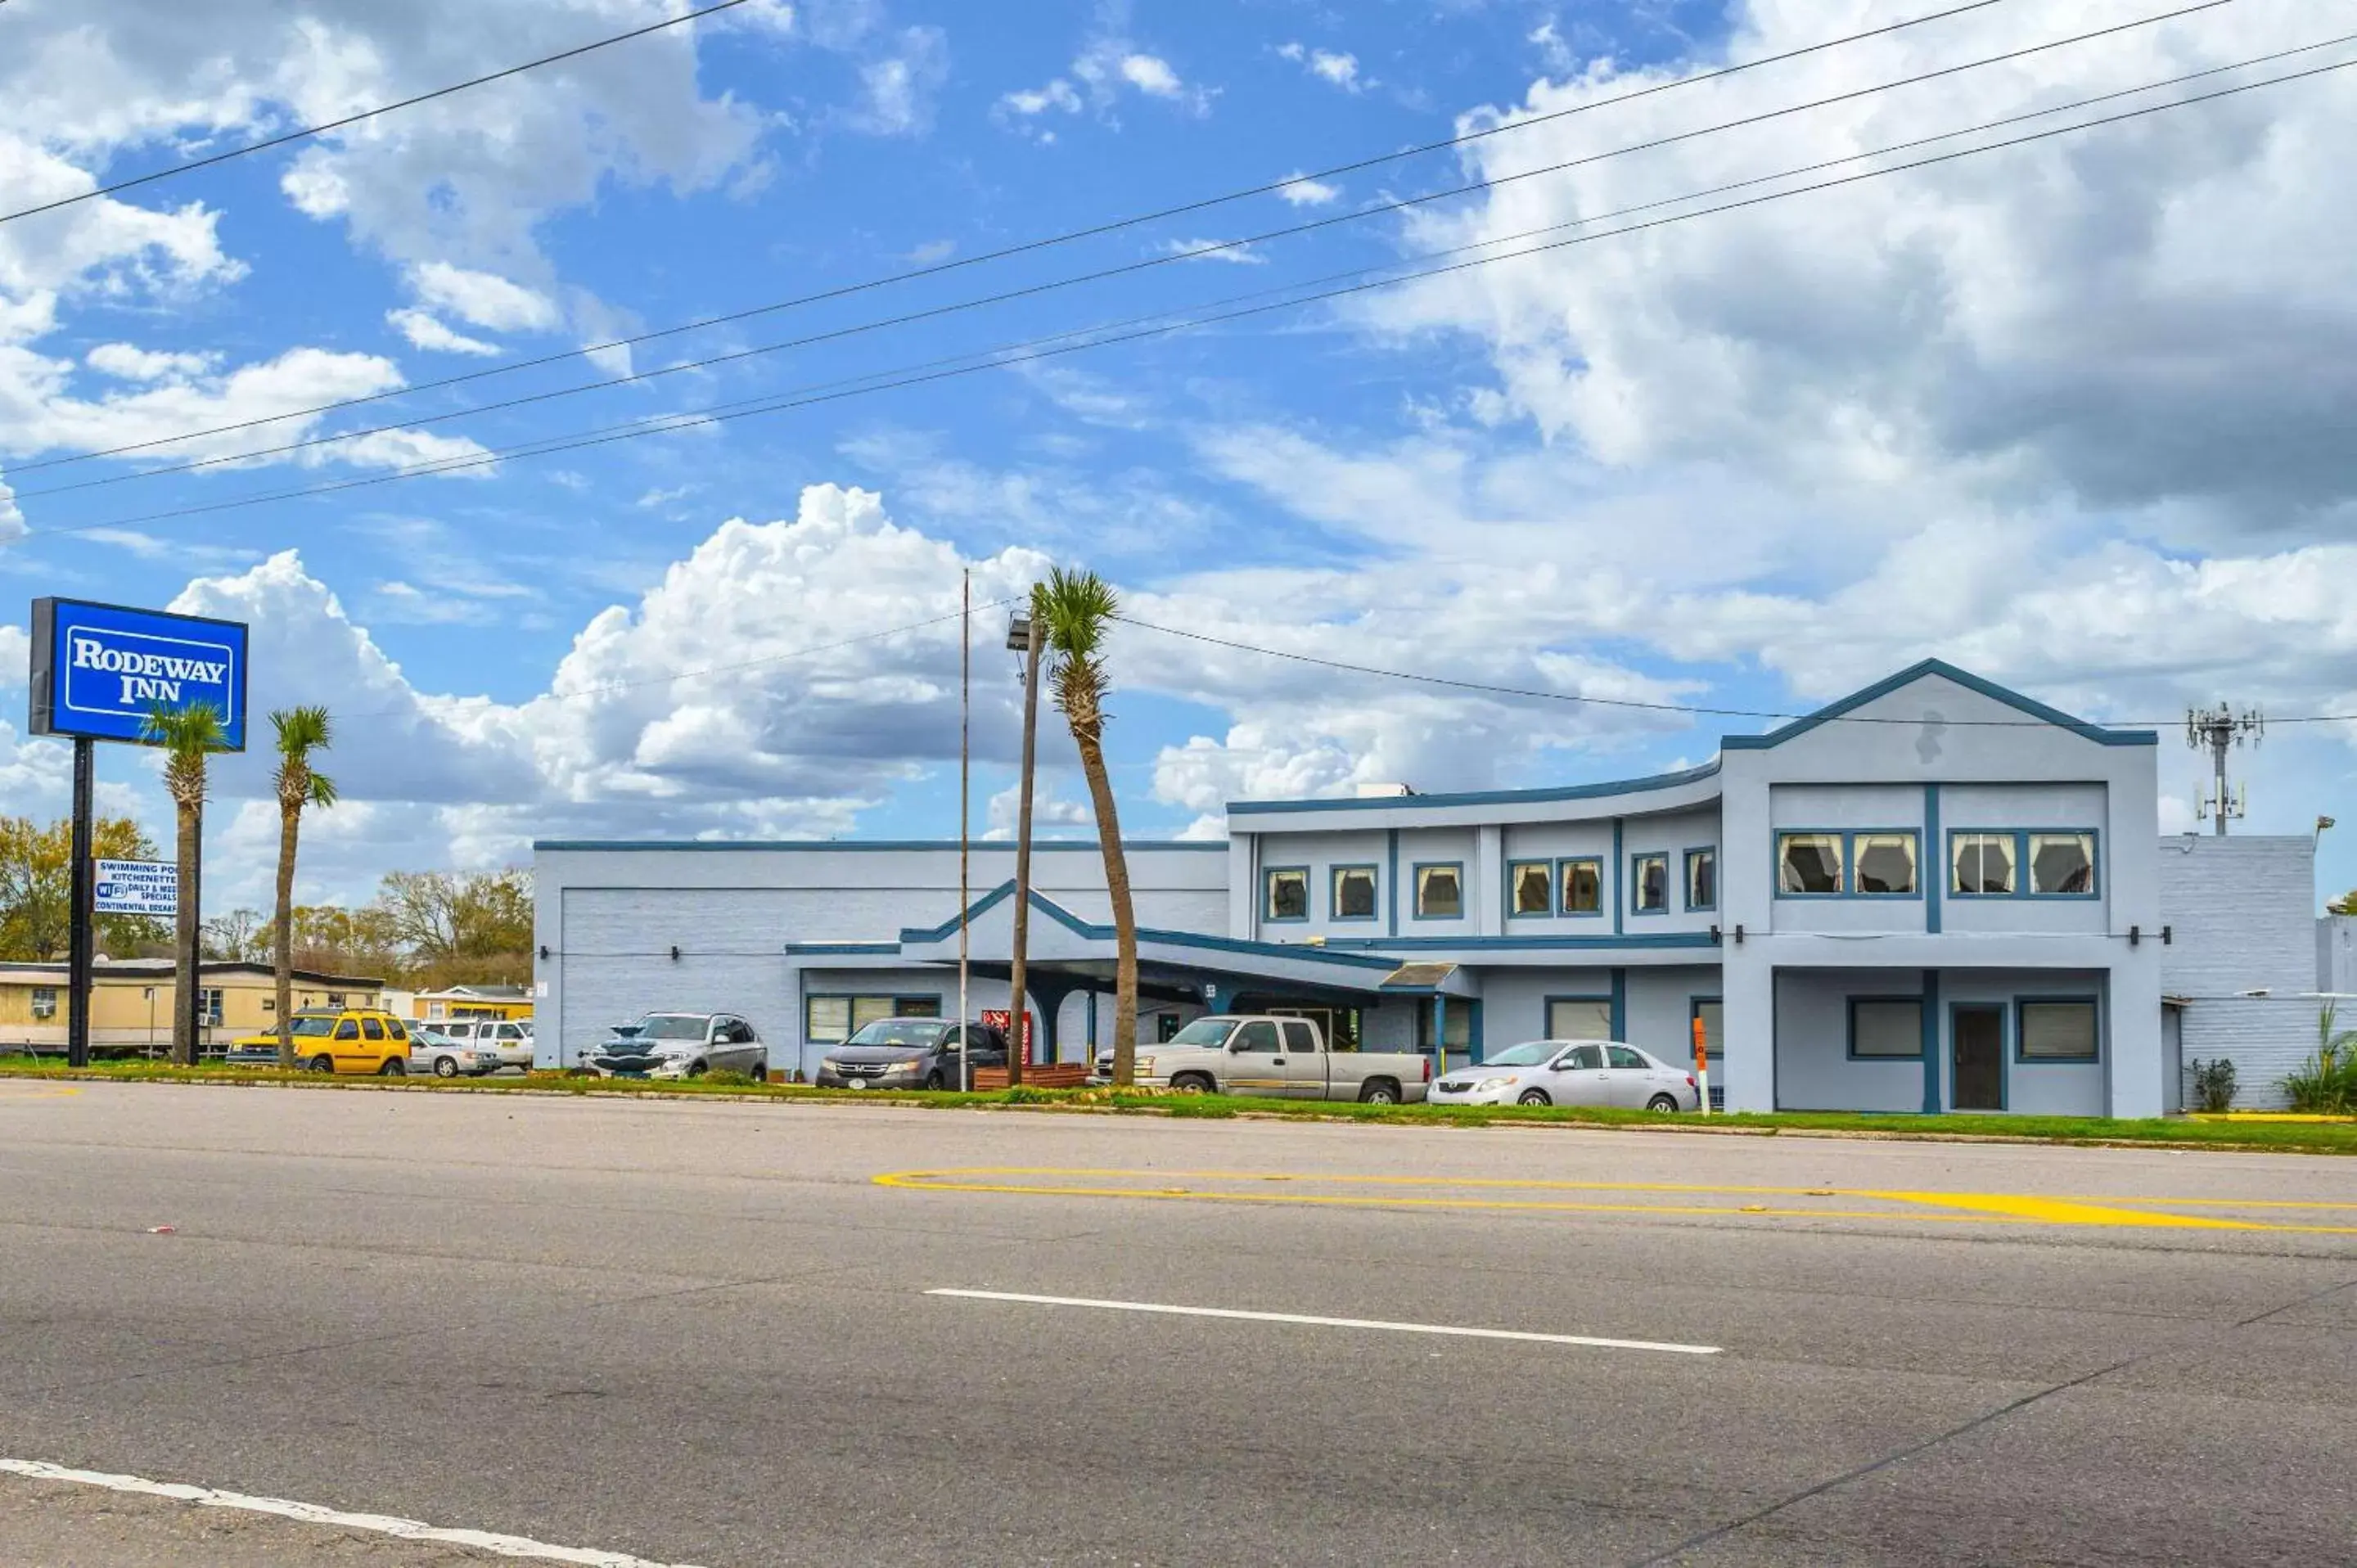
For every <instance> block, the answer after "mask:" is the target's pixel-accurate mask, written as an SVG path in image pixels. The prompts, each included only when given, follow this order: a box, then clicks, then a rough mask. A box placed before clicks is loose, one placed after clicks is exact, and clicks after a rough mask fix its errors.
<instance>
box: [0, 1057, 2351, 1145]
mask: <svg viewBox="0 0 2357 1568" xmlns="http://www.w3.org/2000/svg"><path fill="white" fill-rule="evenodd" d="M0 1079H29V1080H33V1081H38V1082H59V1083H61V1082H73V1081H88V1082H115V1083H199V1084H203V1083H210V1084H221V1085H244V1086H257V1087H278V1088H308V1089H356V1090H402V1091H406V1092H412V1093H435V1094H513V1093H538V1094H567V1095H575V1096H582V1097H590V1096H604V1097H616V1096H619V1097H623V1098H650V1097H651V1098H655V1099H679V1100H694V1099H726V1100H737V1101H782V1102H786V1103H791V1104H845V1105H850V1104H872V1105H897V1106H902V1107H908V1106H917V1107H923V1108H929V1109H940V1110H989V1109H1025V1110H1039V1111H1067V1112H1116V1113H1130V1114H1151V1115H1161V1116H1169V1117H1177V1118H1186V1119H1211V1120H1224V1119H1231V1118H1234V1117H1238V1116H1250V1117H1257V1118H1269V1117H1278V1118H1287V1119H1294V1120H1308V1121H1339V1122H1383V1123H1386V1124H1391V1125H1405V1126H1447V1127H1499V1126H1509V1127H1510V1126H1577V1127H1598V1128H1613V1127H1625V1128H1646V1129H1652V1130H1655V1131H1675V1132H1684V1133H1740V1134H1750V1135H1753V1136H1772V1135H1774V1134H1777V1133H1800V1134H1804V1135H1852V1136H1865V1137H1877V1138H1906V1139H1929V1140H1935V1141H1953V1142H1963V1143H2030V1144H2083V1145H2094V1146H2111V1147H2118V1146H2123V1145H2126V1146H2131V1147H2144V1146H2153V1147H2169V1148H2189V1149H2221V1150H2238V1151H2244V1152H2249V1151H2262V1152H2268V1153H2276V1154H2309V1155H2357V1121H2342V1122H2256V1121H2241V1120H2237V1121H2212V1120H2203V1119H2195V1118H2190V1117H2166V1118H2159V1117H2156V1118H2153V1119H2151V1120H2147V1121H2123V1120H2116V1119H2114V1118H2111V1117H2102V1116H1923V1115H1881V1114H1874V1113H1868V1112H1832V1111H1783V1112H1738V1113H1735V1114H1726V1115H1717V1116H1698V1115H1679V1116H1664V1115H1661V1114H1658V1113H1656V1112H1650V1111H1631V1110H1621V1109H1618V1108H1614V1107H1606V1106H1580V1105H1494V1106H1493V1105H1358V1104H1352V1103H1348V1102H1337V1101H1302V1100H1264V1099H1246V1098H1243V1097H1241V1096H1234V1095H1224V1094H1172V1093H1169V1092H1168V1091H1156V1090H1114V1089H1102V1088H1100V1089H1033V1088H1028V1087H1026V1088H1021V1089H1012V1090H993V1091H990V1092H987V1093H980V1092H977V1093H959V1092H957V1091H955V1090H948V1091H942V1092H933V1091H929V1090H841V1089H812V1088H808V1087H805V1086H802V1085H799V1084H774V1083H773V1084H756V1083H752V1082H750V1081H748V1080H747V1079H741V1078H737V1077H735V1076H733V1075H730V1074H726V1073H720V1074H714V1075H712V1076H710V1077H707V1078H703V1079H690V1080H687V1081H684V1082H677V1081H665V1082H658V1081H655V1080H652V1079H612V1078H577V1077H573V1076H571V1075H568V1074H565V1073H556V1072H535V1073H530V1074H526V1075H524V1076H522V1077H519V1078H506V1077H501V1078H488V1079H456V1080H451V1079H430V1078H340V1077H328V1076H326V1075H323V1074H316V1073H308V1072H287V1071H285V1070H283V1069H277V1068H266V1067H265V1068H252V1067H236V1068H231V1067H219V1066H207V1067H196V1068H183V1067H173V1066H169V1065H167V1064H165V1063H161V1062H152V1061H127V1062H104V1063H99V1064H96V1065H93V1066H91V1067H88V1068H83V1069H70V1068H68V1067H66V1066H65V1065H64V1064H63V1063H61V1062H58V1061H56V1060H54V1059H50V1058H31V1057H0Z"/></svg>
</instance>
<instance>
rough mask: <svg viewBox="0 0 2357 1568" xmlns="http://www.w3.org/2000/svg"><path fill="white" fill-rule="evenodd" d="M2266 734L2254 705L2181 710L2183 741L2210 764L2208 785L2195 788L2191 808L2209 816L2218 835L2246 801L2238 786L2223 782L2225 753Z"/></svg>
mask: <svg viewBox="0 0 2357 1568" xmlns="http://www.w3.org/2000/svg"><path fill="white" fill-rule="evenodd" d="M2266 733H2267V719H2266V714H2262V713H2261V712H2259V710H2258V709H2256V708H2245V709H2244V710H2243V711H2242V712H2241V713H2239V714H2238V713H2236V712H2235V711H2234V708H2233V703H2219V704H2218V705H2217V706H2216V707H2214V708H2188V709H2186V710H2185V744H2186V745H2187V746H2191V747H2192V748H2193V749H2194V750H2196V751H2206V752H2208V753H2209V754H2210V763H2211V787H2210V788H2209V789H2197V790H2196V791H2195V794H2196V797H2197V799H2196V804H2195V806H2194V811H2195V814H2196V815H2199V816H2206V817H2208V818H2210V819H2211V821H2212V823H2214V824H2215V831H2216V832H2217V835H2218V836H2219V837H2220V838H2224V837H2225V836H2226V822H2227V821H2228V819H2229V818H2240V817H2242V816H2244V814H2245V812H2246V811H2247V810H2248V808H2249V804H2250V802H2249V800H2248V798H2247V797H2246V796H2245V795H2244V792H2243V790H2242V789H2239V788H2236V787H2234V786H2231V785H2229V784H2228V783H2227V781H2226V754H2227V753H2228V752H2229V751H2232V750H2233V748H2234V747H2236V746H2257V745H2258V744H2259V742H2260V741H2262V740H2264V739H2265V738H2266Z"/></svg>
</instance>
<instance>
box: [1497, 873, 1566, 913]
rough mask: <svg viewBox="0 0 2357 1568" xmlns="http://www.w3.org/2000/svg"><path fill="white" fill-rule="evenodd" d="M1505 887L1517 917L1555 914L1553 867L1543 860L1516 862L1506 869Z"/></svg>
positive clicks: (1511, 907) (1510, 906)
mask: <svg viewBox="0 0 2357 1568" xmlns="http://www.w3.org/2000/svg"><path fill="white" fill-rule="evenodd" d="M1506 886H1507V887H1508V889H1509V890H1510V894H1511V897H1512V903H1510V904H1509V905H1508V906H1507V907H1508V908H1510V909H1512V911H1513V912H1514V913H1515V914H1517V915H1552V914H1554V913H1555V866H1554V865H1553V864H1552V863H1551V862H1548V861H1544V860H1518V861H1515V862H1514V863H1513V864H1512V865H1509V866H1507V867H1506Z"/></svg>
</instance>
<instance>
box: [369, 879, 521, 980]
mask: <svg viewBox="0 0 2357 1568" xmlns="http://www.w3.org/2000/svg"><path fill="white" fill-rule="evenodd" d="M371 908H372V909H377V910H381V911H382V914H383V916H384V918H385V919H386V922H387V924H388V927H389V929H391V931H392V933H393V939H394V940H395V941H396V942H397V943H398V944H399V945H400V946H401V948H402V949H404V951H405V952H406V954H407V958H408V963H407V966H406V969H405V974H406V977H407V978H408V979H410V980H411V981H412V982H414V983H418V984H422V985H433V986H440V985H465V984H477V983H522V982H524V981H527V980H529V979H531V977H532V914H533V910H532V873H531V872H529V871H527V870H524V869H523V868H522V867H521V866H510V867H509V868H508V869H506V870H504V871H474V872H448V871H396V872H394V873H393V874H392V875H389V876H387V877H386V878H385V879H384V881H383V883H382V886H380V887H379V888H378V890H377V896H376V902H375V903H374V904H373V905H371Z"/></svg>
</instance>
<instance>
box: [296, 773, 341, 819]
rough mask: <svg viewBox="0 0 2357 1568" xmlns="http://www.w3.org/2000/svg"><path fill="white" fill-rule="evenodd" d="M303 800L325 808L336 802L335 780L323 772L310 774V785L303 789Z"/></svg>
mask: <svg viewBox="0 0 2357 1568" xmlns="http://www.w3.org/2000/svg"><path fill="white" fill-rule="evenodd" d="M304 799H305V802H306V803H307V804H308V805H313V806H317V807H319V808H321V809H323V810H324V809H325V808H327V807H328V806H332V805H334V804H335V803H336V781H335V780H334V779H330V778H328V776H327V775H326V774H324V773H314V774H312V775H311V779H310V786H309V788H308V789H307V790H306V791H305V796H304Z"/></svg>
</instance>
